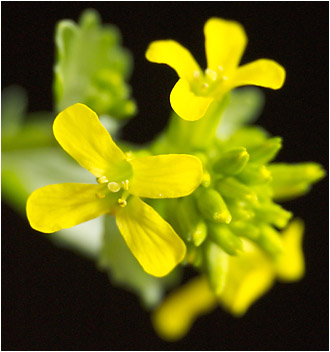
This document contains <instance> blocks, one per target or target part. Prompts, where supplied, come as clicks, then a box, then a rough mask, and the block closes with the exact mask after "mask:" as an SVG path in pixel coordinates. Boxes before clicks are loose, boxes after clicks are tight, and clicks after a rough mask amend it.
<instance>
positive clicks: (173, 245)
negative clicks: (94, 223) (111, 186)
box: [116, 197, 186, 277]
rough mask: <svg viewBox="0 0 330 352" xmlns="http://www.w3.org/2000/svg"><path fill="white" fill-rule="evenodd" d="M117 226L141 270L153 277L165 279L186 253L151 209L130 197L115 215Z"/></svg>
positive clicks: (184, 248) (137, 199)
mask: <svg viewBox="0 0 330 352" xmlns="http://www.w3.org/2000/svg"><path fill="white" fill-rule="evenodd" d="M116 222H117V226H118V228H119V230H120V232H121V234H122V235H123V237H124V239H125V241H126V243H127V245H128V247H129V249H130V250H131V251H132V253H133V254H134V256H135V258H136V259H137V260H138V262H139V263H140V264H141V266H142V267H143V269H144V270H145V271H146V272H147V273H148V274H151V275H154V276H158V277H161V276H165V275H167V274H168V273H169V272H170V271H171V270H172V269H173V268H174V267H175V266H176V265H177V264H178V263H180V262H181V261H182V259H183V258H184V256H185V253H186V247H185V245H184V242H183V241H182V240H181V238H180V237H179V236H178V235H177V234H176V233H175V231H174V230H173V229H172V227H171V226H170V224H168V223H167V222H166V221H165V220H164V219H163V218H162V217H161V216H160V215H159V214H158V213H157V212H156V211H155V210H154V209H153V208H151V207H150V206H149V205H147V204H146V203H144V202H143V201H142V200H141V199H140V198H138V197H131V198H130V199H129V200H128V201H127V205H126V207H124V208H120V209H119V210H118V211H117V213H116Z"/></svg>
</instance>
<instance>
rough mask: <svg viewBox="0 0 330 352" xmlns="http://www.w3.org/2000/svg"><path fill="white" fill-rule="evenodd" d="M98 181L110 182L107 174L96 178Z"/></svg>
mask: <svg viewBox="0 0 330 352" xmlns="http://www.w3.org/2000/svg"><path fill="white" fill-rule="evenodd" d="M96 181H97V183H99V184H101V183H108V182H109V181H108V180H107V178H106V176H101V177H98V178H97V179H96Z"/></svg>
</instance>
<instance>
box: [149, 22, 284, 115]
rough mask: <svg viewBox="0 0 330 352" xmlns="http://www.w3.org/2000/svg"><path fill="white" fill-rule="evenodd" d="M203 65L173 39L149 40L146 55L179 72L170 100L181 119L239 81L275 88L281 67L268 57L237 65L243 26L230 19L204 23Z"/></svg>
mask: <svg viewBox="0 0 330 352" xmlns="http://www.w3.org/2000/svg"><path fill="white" fill-rule="evenodd" d="M204 34H205V51H206V58H207V69H206V70H205V71H203V70H202V69H201V68H200V67H199V65H198V63H197V62H196V61H195V59H194V58H193V56H192V55H191V53H190V52H189V51H188V50H187V49H186V48H184V47H183V46H182V45H180V44H179V43H177V42H176V41H174V40H159V41H155V42H152V43H151V44H150V46H149V48H148V49H147V52H146V58H147V59H148V60H149V61H151V62H156V63H161V64H167V65H169V66H171V67H172V68H173V69H174V70H175V71H176V72H177V74H178V75H179V81H178V82H177V83H176V85H175V86H174V88H173V90H172V92H171V96H170V102H171V105H172V108H173V110H174V111H175V112H176V113H177V114H178V115H179V116H180V117H182V118H183V119H185V120H189V121H195V120H199V119H200V118H201V117H203V116H204V115H205V113H206V111H207V109H208V107H209V106H210V104H211V103H212V102H213V101H214V100H219V99H221V98H222V97H223V95H224V93H226V92H228V91H230V90H231V89H233V88H235V87H239V86H243V85H256V86H261V87H266V88H272V89H279V88H281V87H282V85H283V83H284V80H285V70H284V68H283V67H282V66H280V65H279V64H278V63H276V62H275V61H272V60H268V59H259V60H257V61H254V62H251V63H249V64H246V65H243V66H240V67H238V65H239V62H240V60H241V57H242V55H243V53H244V50H245V47H246V44H247V37H246V34H245V31H244V29H243V27H242V26H241V25H240V24H239V23H237V22H234V21H227V20H223V19H220V18H211V19H209V20H208V21H207V22H206V24H205V26H204Z"/></svg>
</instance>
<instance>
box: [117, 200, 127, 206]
mask: <svg viewBox="0 0 330 352" xmlns="http://www.w3.org/2000/svg"><path fill="white" fill-rule="evenodd" d="M118 204H119V205H120V206H121V207H122V208H124V207H125V206H126V205H127V202H126V200H125V199H121V198H119V199H118Z"/></svg>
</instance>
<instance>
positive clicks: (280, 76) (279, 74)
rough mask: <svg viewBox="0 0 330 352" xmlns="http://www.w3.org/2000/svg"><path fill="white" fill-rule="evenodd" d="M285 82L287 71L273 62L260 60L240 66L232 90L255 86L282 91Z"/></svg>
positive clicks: (232, 83) (233, 79) (233, 80)
mask: <svg viewBox="0 0 330 352" xmlns="http://www.w3.org/2000/svg"><path fill="white" fill-rule="evenodd" d="M284 81H285V69H284V68H283V67H282V66H281V65H280V64H278V63H277V62H275V61H273V60H268V59H260V60H256V61H253V62H251V63H249V64H246V65H243V66H240V67H239V68H238V69H237V71H236V74H235V75H234V76H233V78H232V82H231V85H232V88H234V87H239V86H244V85H254V86H260V87H266V88H271V89H280V88H281V87H282V86H283V84H284Z"/></svg>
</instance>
